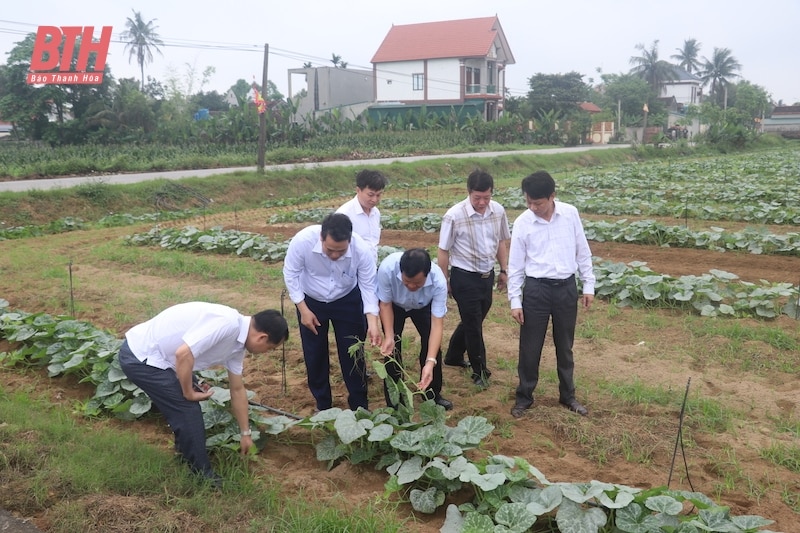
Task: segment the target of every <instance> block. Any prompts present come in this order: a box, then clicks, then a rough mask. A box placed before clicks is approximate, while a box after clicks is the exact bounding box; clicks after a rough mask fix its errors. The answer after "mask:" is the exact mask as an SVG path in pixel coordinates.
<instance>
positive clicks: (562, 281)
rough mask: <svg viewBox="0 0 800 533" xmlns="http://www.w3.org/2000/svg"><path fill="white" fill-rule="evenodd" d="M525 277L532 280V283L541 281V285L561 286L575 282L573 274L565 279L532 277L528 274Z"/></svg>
mask: <svg viewBox="0 0 800 533" xmlns="http://www.w3.org/2000/svg"><path fill="white" fill-rule="evenodd" d="M525 279H526V280H527V281H532V282H534V283H541V284H543V285H549V286H551V287H561V286H562V285H566V284H567V283H575V274H573V275H571V276H570V277H568V278H566V279H552V278H532V277H530V276H528V277H527V278H525Z"/></svg>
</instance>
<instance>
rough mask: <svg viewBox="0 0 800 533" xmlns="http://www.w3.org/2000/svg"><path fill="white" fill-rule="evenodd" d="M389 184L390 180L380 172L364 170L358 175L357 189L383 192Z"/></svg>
mask: <svg viewBox="0 0 800 533" xmlns="http://www.w3.org/2000/svg"><path fill="white" fill-rule="evenodd" d="M388 184H389V180H388V179H387V178H386V176H384V175H383V172H380V171H378V170H362V171H361V172H359V173H358V174H356V187H358V188H359V189H367V188H369V189H372V190H373V191H382V190H383V189H385V188H386V186H387V185H388Z"/></svg>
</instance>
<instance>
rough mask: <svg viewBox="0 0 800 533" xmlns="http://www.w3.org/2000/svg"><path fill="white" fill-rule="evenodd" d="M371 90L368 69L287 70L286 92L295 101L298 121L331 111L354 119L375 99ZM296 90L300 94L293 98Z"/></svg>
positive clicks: (312, 68) (309, 68) (371, 82)
mask: <svg viewBox="0 0 800 533" xmlns="http://www.w3.org/2000/svg"><path fill="white" fill-rule="evenodd" d="M298 85H299V86H300V87H298ZM374 90H375V84H374V82H373V79H372V72H371V71H369V70H363V69H362V70H358V69H350V68H335V67H308V68H293V69H289V94H290V95H292V98H293V99H294V100H295V105H296V106H297V120H298V121H300V122H306V120H308V119H311V120H313V119H316V118H317V117H318V116H319V114H320V113H331V112H333V111H334V110H336V111H337V112H338V113H339V115H340V116H341V117H342V118H347V119H354V118H355V117H357V116H359V115H360V114H361V113H363V112H364V110H365V109H367V107H369V106H370V105H371V104H372V103H373V102H374V101H375V94H374ZM295 91H296V92H297V93H299V94H302V96H299V97H296V98H295V96H294V95H295V94H296V92H295Z"/></svg>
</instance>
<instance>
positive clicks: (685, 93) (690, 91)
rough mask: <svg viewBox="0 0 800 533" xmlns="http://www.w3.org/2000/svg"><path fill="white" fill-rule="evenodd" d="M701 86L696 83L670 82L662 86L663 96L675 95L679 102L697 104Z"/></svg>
mask: <svg viewBox="0 0 800 533" xmlns="http://www.w3.org/2000/svg"><path fill="white" fill-rule="evenodd" d="M699 90H700V86H699V85H696V84H694V83H668V84H665V85H664V86H663V87H662V88H661V96H664V97H669V96H674V97H675V101H676V102H678V103H679V104H684V105H689V104H697V103H698V101H697V93H698V91H699Z"/></svg>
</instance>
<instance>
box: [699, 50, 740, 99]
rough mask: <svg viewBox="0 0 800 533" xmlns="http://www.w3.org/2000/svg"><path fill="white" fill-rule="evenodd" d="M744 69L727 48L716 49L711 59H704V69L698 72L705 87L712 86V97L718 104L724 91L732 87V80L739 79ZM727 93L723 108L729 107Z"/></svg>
mask: <svg viewBox="0 0 800 533" xmlns="http://www.w3.org/2000/svg"><path fill="white" fill-rule="evenodd" d="M741 68H742V65H741V64H740V63H739V61H738V60H737V59H736V58H735V57H733V55H732V54H731V51H730V50H728V49H727V48H716V47H715V48H714V54H713V55H712V56H711V59H710V60H709V59H708V58H705V57H704V58H703V67H702V69H701V70H700V71H699V72H698V74H699V76H700V79H701V80H702V81H703V85H704V86H705V85H708V84H710V85H711V92H710V96H711V97H712V98H714V99H715V100H716V101H717V103H719V100H720V98H721V97H720V92H721V91H723V90H724V89H726V88H727V87H728V85H730V83H731V78H738V77H739V72H738V71H739V69H741ZM723 92H724V93H725V95H726V96H725V97H724V100H725V101H723V102H722V104H723V107H727V104H728V102H727V91H726V90H725V91H723Z"/></svg>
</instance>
